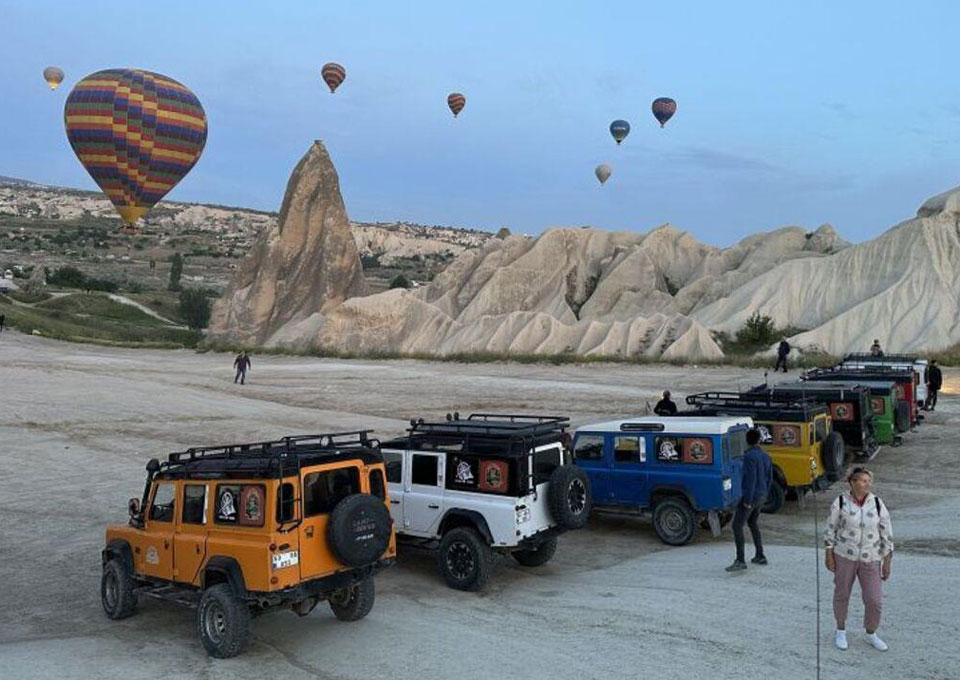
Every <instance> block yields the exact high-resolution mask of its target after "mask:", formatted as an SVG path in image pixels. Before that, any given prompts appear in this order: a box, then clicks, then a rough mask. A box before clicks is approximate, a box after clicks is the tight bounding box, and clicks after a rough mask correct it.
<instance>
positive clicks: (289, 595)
mask: <svg viewBox="0 0 960 680" xmlns="http://www.w3.org/2000/svg"><path fill="white" fill-rule="evenodd" d="M394 562H395V560H394V559H393V558H389V559H384V560H380V561H379V562H375V563H374V564H368V565H367V566H365V567H359V568H357V569H349V570H347V571H338V572H337V573H335V574H330V575H329V576H324V577H323V578H317V579H313V580H311V581H303V582H302V583H298V584H297V585H296V586H293V587H292V588H285V589H283V590H277V591H272V592H256V591H251V592H250V593H249V594H248V596H247V599H248V600H251V601H256V602H260V603H264V604H267V605H269V606H277V605H285V604H295V603H297V602H302V601H303V600H306V599H309V598H311V597H318V598H321V599H323V598H324V597H326V596H327V595H329V594H330V593H332V592H334V591H335V590H339V589H340V588H346V587H347V586H350V585H352V584H353V583H355V582H357V581H360V580H361V579H364V578H366V577H368V576H373V575H374V574H376V573H377V572H379V571H382V570H383V569H386V568H387V567H389V566H392V565H393V564H394Z"/></svg>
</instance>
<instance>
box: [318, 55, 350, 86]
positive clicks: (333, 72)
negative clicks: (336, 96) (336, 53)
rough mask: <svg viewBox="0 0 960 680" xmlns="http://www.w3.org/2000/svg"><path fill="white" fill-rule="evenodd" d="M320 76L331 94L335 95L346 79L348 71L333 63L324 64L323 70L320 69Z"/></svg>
mask: <svg viewBox="0 0 960 680" xmlns="http://www.w3.org/2000/svg"><path fill="white" fill-rule="evenodd" d="M320 76H321V77H322V78H323V82H325V83H326V84H327V87H329V88H330V94H333V93H334V92H336V91H337V88H338V87H340V83H342V82H343V81H344V79H346V77H347V69H345V68H343V67H342V66H341V65H340V64H337V63H334V62H332V61H331V62H330V63H329V64H324V65H323V68H322V69H320Z"/></svg>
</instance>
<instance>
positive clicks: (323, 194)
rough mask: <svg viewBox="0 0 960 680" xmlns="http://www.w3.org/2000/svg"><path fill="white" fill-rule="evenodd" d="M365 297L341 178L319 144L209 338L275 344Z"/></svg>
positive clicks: (219, 307) (296, 174)
mask: <svg viewBox="0 0 960 680" xmlns="http://www.w3.org/2000/svg"><path fill="white" fill-rule="evenodd" d="M364 294H366V284H365V282H364V278H363V270H362V269H361V267H360V258H359V256H358V254H357V245H356V242H355V241H354V239H353V235H352V233H351V231H350V222H349V220H348V219H347V211H346V209H345V208H344V205H343V198H342V197H341V196H340V181H339V178H338V177H337V171H336V170H335V169H334V167H333V163H332V162H331V160H330V156H329V155H328V154H327V150H326V148H324V146H323V144H322V143H321V142H320V141H316V142H314V143H313V145H312V146H311V147H310V150H309V151H307V153H306V155H304V157H303V158H302V159H301V160H300V162H299V163H298V164H297V167H296V168H294V170H293V173H292V174H291V175H290V181H289V182H288V183H287V191H286V194H285V195H284V197H283V206H282V207H281V209H280V217H279V220H278V221H277V223H276V225H275V226H271V227H270V228H268V229H266V230H265V231H263V232H262V233H261V234H260V236H259V238H258V239H257V242H256V243H255V244H254V246H253V248H252V250H251V253H250V255H249V256H248V257H247V259H246V260H244V261H243V263H242V264H241V265H240V267H239V268H238V269H237V272H236V275H235V276H234V279H233V281H232V282H231V284H230V286H229V288H228V289H227V291H226V292H225V293H224V295H223V297H221V298H220V300H218V302H217V304H216V305H215V307H214V310H213V315H212V318H211V323H210V330H209V335H208V337H209V338H210V339H212V340H218V339H222V340H231V341H234V342H239V343H243V344H253V345H263V344H269V343H270V340H271V337H272V336H273V335H274V333H276V332H277V331H279V330H280V329H282V328H284V327H286V326H288V325H290V324H296V323H297V322H298V321H300V320H302V319H304V318H306V317H309V316H310V315H312V314H315V313H320V314H322V313H323V312H325V311H327V310H329V309H332V308H334V307H336V306H338V305H340V304H341V303H342V302H343V301H344V300H346V299H347V298H350V297H354V296H358V295H364Z"/></svg>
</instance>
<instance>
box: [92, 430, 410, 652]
mask: <svg viewBox="0 0 960 680" xmlns="http://www.w3.org/2000/svg"><path fill="white" fill-rule="evenodd" d="M368 432H369V430H367V431H360V432H338V433H331V434H322V435H306V436H299V437H285V438H283V439H280V440H277V441H270V442H262V443H256V444H240V445H235V446H218V447H208V448H192V449H187V450H186V451H183V452H180V453H173V454H170V456H169V457H168V458H167V460H166V461H164V462H163V463H161V462H159V461H157V460H156V459H152V460H151V461H150V462H149V463H148V464H147V482H146V486H145V488H144V491H143V498H142V500H141V499H138V498H132V499H130V503H129V512H130V521H129V523H128V524H127V525H125V526H111V527H108V528H107V532H106V547H105V548H104V550H103V552H102V559H103V576H102V579H101V587H100V595H101V603H102V605H103V610H104V611H105V612H106V614H107V616H108V617H109V618H111V619H122V618H125V617H127V616H130V615H131V614H132V613H133V612H134V609H135V608H136V606H137V601H138V599H139V598H140V596H146V597H152V598H157V599H164V600H172V601H175V602H178V603H180V604H185V605H188V606H194V607H196V609H197V629H198V631H199V634H200V639H201V641H202V643H203V646H204V647H205V648H206V650H207V652H208V653H209V654H210V655H211V656H215V657H219V658H226V657H231V656H236V655H237V654H239V653H240V652H241V651H242V650H243V648H244V646H245V645H246V644H247V642H248V640H249V637H250V620H251V618H253V617H255V616H258V615H260V614H263V613H264V612H267V611H269V610H273V609H279V608H288V609H291V610H293V611H294V612H296V613H297V614H299V615H301V616H305V615H307V614H309V613H310V611H311V610H312V609H313V608H314V607H315V606H316V605H317V603H318V602H321V601H324V600H326V601H328V602H329V603H330V608H331V609H332V610H333V613H334V614H335V615H336V616H337V618H339V619H341V620H345V621H355V620H357V619H361V618H363V617H364V616H366V615H367V614H368V613H369V612H370V610H371V608H372V607H373V601H374V584H373V575H374V574H375V573H376V572H377V571H379V570H380V569H382V568H383V567H385V566H387V565H389V564H391V563H392V562H393V558H394V557H395V555H396V543H395V537H394V531H393V522H392V521H391V519H390V511H389V502H390V499H389V498H388V495H387V494H388V492H387V485H386V471H385V469H384V464H383V457H382V456H381V455H380V451H379V442H378V441H377V440H376V439H372V438H370V437H368Z"/></svg>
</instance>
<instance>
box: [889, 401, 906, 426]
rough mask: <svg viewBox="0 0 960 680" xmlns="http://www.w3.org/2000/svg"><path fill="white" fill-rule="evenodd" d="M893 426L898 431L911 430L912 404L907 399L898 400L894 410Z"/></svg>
mask: <svg viewBox="0 0 960 680" xmlns="http://www.w3.org/2000/svg"><path fill="white" fill-rule="evenodd" d="M893 426H894V427H895V428H896V429H897V432H909V431H910V405H909V404H908V403H907V402H905V401H898V402H897V407H896V408H895V409H894V410H893Z"/></svg>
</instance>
